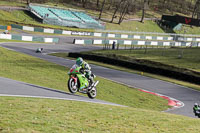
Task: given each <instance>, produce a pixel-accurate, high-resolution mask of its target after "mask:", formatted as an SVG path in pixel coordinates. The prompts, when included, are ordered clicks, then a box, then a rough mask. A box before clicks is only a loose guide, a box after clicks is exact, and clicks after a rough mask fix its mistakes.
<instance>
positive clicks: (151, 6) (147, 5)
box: [9, 0, 200, 24]
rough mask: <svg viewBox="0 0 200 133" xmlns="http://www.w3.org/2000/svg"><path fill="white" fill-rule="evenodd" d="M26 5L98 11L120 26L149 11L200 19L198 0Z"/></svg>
mask: <svg viewBox="0 0 200 133" xmlns="http://www.w3.org/2000/svg"><path fill="white" fill-rule="evenodd" d="M9 1H16V0H9ZM19 1H24V2H27V3H41V4H42V3H46V2H53V3H66V4H73V5H75V6H80V7H82V8H85V9H92V10H96V11H99V16H98V18H99V19H101V18H102V15H103V14H104V13H108V12H109V13H110V14H111V15H110V16H111V18H110V20H109V21H110V22H111V23H112V22H114V20H116V19H117V21H118V24H120V23H121V22H122V21H123V20H124V18H125V16H126V15H127V14H135V13H136V12H138V11H142V15H141V22H143V20H144V18H145V12H146V11H147V10H151V11H154V12H158V13H159V14H176V13H179V14H183V15H187V16H190V17H193V18H197V19H199V18H200V0H19Z"/></svg>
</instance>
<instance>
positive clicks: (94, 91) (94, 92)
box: [87, 87, 97, 99]
mask: <svg viewBox="0 0 200 133" xmlns="http://www.w3.org/2000/svg"><path fill="white" fill-rule="evenodd" d="M87 95H88V97H89V98H91V99H94V98H95V97H96V96H97V89H96V87H94V88H92V89H91V90H90V91H88V93H87Z"/></svg>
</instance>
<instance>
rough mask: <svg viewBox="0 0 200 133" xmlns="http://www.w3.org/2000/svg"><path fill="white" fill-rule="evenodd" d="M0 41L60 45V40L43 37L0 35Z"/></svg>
mask: <svg viewBox="0 0 200 133" xmlns="http://www.w3.org/2000/svg"><path fill="white" fill-rule="evenodd" d="M0 39H7V40H20V41H37V42H48V43H58V42H59V38H43V37H33V36H21V35H12V34H0Z"/></svg>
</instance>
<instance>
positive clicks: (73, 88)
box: [68, 78, 78, 93]
mask: <svg viewBox="0 0 200 133" xmlns="http://www.w3.org/2000/svg"><path fill="white" fill-rule="evenodd" d="M68 89H69V91H70V92H71V93H76V92H77V91H78V87H77V84H76V82H75V80H74V79H73V78H70V79H69V80H68Z"/></svg>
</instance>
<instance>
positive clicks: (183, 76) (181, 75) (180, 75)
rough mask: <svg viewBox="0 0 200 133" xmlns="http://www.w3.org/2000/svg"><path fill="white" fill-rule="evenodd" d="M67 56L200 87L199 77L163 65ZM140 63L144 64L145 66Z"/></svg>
mask: <svg viewBox="0 0 200 133" xmlns="http://www.w3.org/2000/svg"><path fill="white" fill-rule="evenodd" d="M68 56H69V57H74V58H77V57H82V58H84V59H87V60H93V61H98V62H103V63H107V64H111V65H117V66H122V67H126V68H130V69H134V70H139V71H143V72H148V73H152V74H158V75H163V76H166V77H170V78H174V79H178V80H182V81H187V82H191V83H195V84H198V85H200V77H198V76H194V75H190V74H187V71H188V70H187V69H181V68H176V67H173V66H169V65H164V64H161V63H156V62H151V61H147V60H142V61H141V60H137V59H135V60H134V61H122V60H118V59H116V57H104V56H99V55H93V54H83V53H69V55H68ZM141 62H145V64H144V63H141ZM147 64H153V66H148V65H147ZM156 66H159V67H156ZM160 66H161V67H162V66H164V67H167V68H168V69H164V68H161V67H160ZM194 73H195V72H194Z"/></svg>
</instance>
